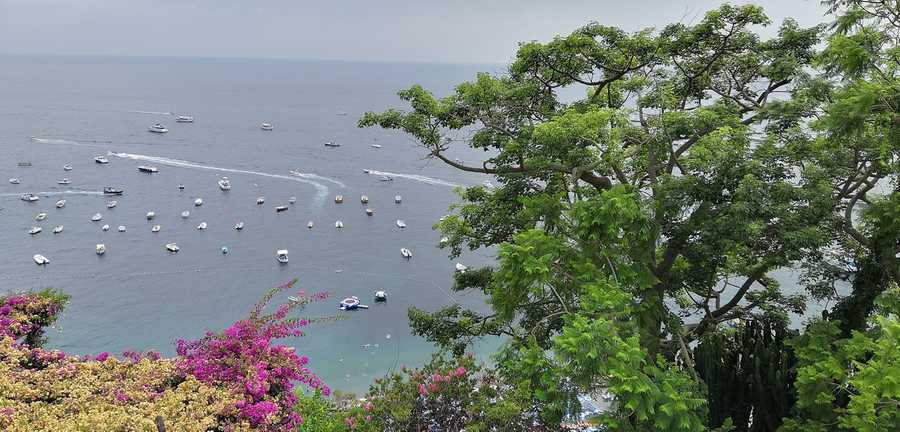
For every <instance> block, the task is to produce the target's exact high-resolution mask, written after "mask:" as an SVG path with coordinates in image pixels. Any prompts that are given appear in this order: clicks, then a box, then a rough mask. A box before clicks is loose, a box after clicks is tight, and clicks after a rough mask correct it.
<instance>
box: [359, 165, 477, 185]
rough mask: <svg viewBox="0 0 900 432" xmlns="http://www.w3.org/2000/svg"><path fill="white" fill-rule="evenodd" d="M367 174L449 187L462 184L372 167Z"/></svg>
mask: <svg viewBox="0 0 900 432" xmlns="http://www.w3.org/2000/svg"><path fill="white" fill-rule="evenodd" d="M366 174H369V175H377V176H388V177H394V178H404V179H407V180H412V181H417V182H420V183H427V184H430V185H436V186H447V187H459V186H462V185H461V184H459V183H453V182H451V181H447V180H441V179H436V178H433V177H425V176H423V175H418V174H398V173H392V172H387V171H376V170H371V169H370V170H366Z"/></svg>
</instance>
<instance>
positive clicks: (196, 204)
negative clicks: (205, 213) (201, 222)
mask: <svg viewBox="0 0 900 432" xmlns="http://www.w3.org/2000/svg"><path fill="white" fill-rule="evenodd" d="M194 205H195V206H197V207H200V206H202V205H203V198H197V199H195V200H194Z"/></svg>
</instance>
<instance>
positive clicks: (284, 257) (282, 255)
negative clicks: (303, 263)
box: [275, 249, 288, 264]
mask: <svg viewBox="0 0 900 432" xmlns="http://www.w3.org/2000/svg"><path fill="white" fill-rule="evenodd" d="M275 259H276V260H278V262H280V263H282V264H287V262H288V251H287V249H279V250H277V251H275Z"/></svg>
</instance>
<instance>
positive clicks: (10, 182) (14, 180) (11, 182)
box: [9, 178, 20, 184]
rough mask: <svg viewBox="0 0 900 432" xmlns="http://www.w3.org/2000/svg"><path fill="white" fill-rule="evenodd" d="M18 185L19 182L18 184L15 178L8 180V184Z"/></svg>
mask: <svg viewBox="0 0 900 432" xmlns="http://www.w3.org/2000/svg"><path fill="white" fill-rule="evenodd" d="M19 183H20V182H19V179H17V178H11V179H9V184H19Z"/></svg>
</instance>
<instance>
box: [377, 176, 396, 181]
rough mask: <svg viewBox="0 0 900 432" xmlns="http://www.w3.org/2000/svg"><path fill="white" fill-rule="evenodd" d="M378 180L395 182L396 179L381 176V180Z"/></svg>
mask: <svg viewBox="0 0 900 432" xmlns="http://www.w3.org/2000/svg"><path fill="white" fill-rule="evenodd" d="M378 180H379V181H394V178H393V177H391V176H381V178H380V179H378Z"/></svg>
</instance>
